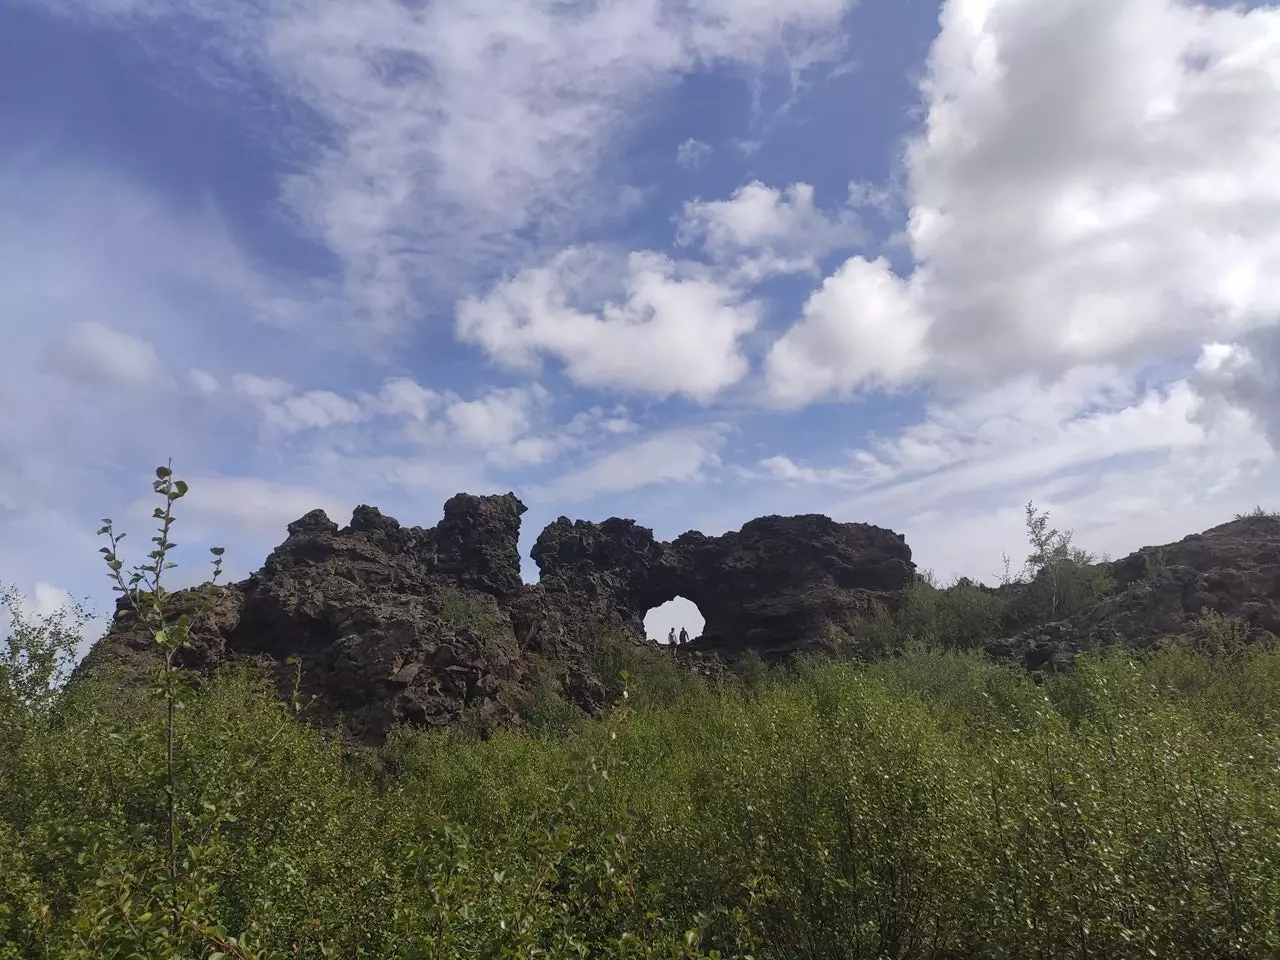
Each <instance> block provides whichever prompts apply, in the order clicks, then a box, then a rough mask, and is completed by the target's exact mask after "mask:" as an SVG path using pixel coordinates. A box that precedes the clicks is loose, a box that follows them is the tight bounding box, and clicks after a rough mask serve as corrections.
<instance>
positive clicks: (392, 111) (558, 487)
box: [0, 0, 1280, 636]
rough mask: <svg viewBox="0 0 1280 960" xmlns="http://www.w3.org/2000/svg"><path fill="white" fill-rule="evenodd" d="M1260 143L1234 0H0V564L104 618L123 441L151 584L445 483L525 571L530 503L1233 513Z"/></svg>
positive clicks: (1266, 244) (1010, 545)
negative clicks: (512, 549)
mask: <svg viewBox="0 0 1280 960" xmlns="http://www.w3.org/2000/svg"><path fill="white" fill-rule="evenodd" d="M1277 171H1280V6H1277V5H1274V4H1267V3H1253V4H1227V3H1213V4H1205V3H1191V2H1187V0H1054V2H1053V3H1047V2H1044V0H942V2H939V0H861V2H857V0H787V2H782V0H369V2H363V3H358V4H352V3H340V2H335V0H225V2H222V3H195V2H192V0H30V2H27V0H0V366H2V368H3V369H2V370H0V582H2V583H7V584H12V585H15V586H17V587H19V588H20V589H22V590H23V591H25V592H26V593H27V594H28V595H29V596H30V597H33V598H35V599H34V600H33V602H34V603H35V604H36V606H38V607H41V608H51V607H55V606H56V605H57V604H58V602H59V598H65V597H66V596H67V595H71V596H74V597H83V598H87V599H88V600H89V601H90V603H91V604H93V605H94V606H96V607H97V608H98V609H99V610H102V609H106V608H107V607H108V605H109V603H110V601H111V593H110V589H109V584H108V582H107V580H106V577H105V576H104V570H103V568H102V567H101V559H100V558H99V556H98V554H97V552H96V550H97V547H98V546H99V545H100V544H99V542H98V540H97V538H96V537H95V531H96V530H97V528H98V527H99V525H100V523H99V519H100V518H102V517H111V518H113V519H114V520H115V522H116V524H117V526H119V527H121V528H123V529H128V530H129V531H131V534H132V538H131V539H130V540H129V541H126V546H128V545H130V544H133V543H135V542H139V544H140V545H141V546H145V544H146V539H145V538H146V537H147V536H149V535H150V534H149V519H148V518H149V516H150V512H151V503H150V501H149V499H148V497H149V494H150V487H149V479H150V477H151V471H152V469H153V468H154V466H155V465H157V464H158V463H163V462H166V461H167V460H169V459H170V458H172V460H173V462H174V466H175V470H176V472H177V474H178V475H179V476H181V477H183V478H185V479H186V480H187V481H188V482H189V483H190V485H191V490H190V494H189V495H188V497H187V498H186V499H185V500H184V501H183V502H182V504H181V510H180V513H179V520H178V523H177V525H176V527H175V536H174V539H175V540H176V541H177V542H178V543H179V548H178V550H177V554H176V558H177V559H178V560H179V562H180V563H181V564H182V565H181V567H180V568H179V569H178V570H177V571H175V576H176V577H177V579H176V580H174V581H173V583H174V584H175V585H181V584H182V583H187V582H195V581H197V580H199V579H201V578H202V577H203V575H204V567H203V564H204V562H205V559H206V558H207V553H206V550H205V548H206V547H208V546H212V545H219V546H224V547H225V548H226V550H227V555H226V556H227V571H228V574H229V575H230V577H231V578H232V579H237V578H240V577H243V576H246V575H247V574H248V573H250V572H252V571H253V570H255V569H257V568H258V567H259V566H260V565H261V562H262V560H263V559H264V558H265V556H266V554H267V552H268V551H269V550H270V549H271V547H272V546H274V545H275V544H276V543H278V542H280V541H281V540H282V539H283V538H284V536H285V527H286V525H287V523H288V522H289V521H290V520H293V519H295V518H297V517H299V516H301V515H302V514H304V513H306V512H307V511H308V510H310V509H312V508H314V507H323V508H324V509H326V510H327V511H329V513H330V515H331V516H332V517H333V518H334V519H335V520H338V521H339V522H340V523H343V522H346V520H347V519H348V518H349V516H350V511H351V509H352V508H353V507H354V506H355V505H357V504H360V503H370V504H373V505H376V506H378V507H380V508H381V509H382V510H383V511H384V512H385V513H388V514H390V515H392V516H395V517H397V518H398V519H400V520H401V522H403V523H406V524H418V525H423V526H430V525H433V524H435V523H436V522H437V521H438V520H439V519H440V516H441V513H442V510H441V508H442V504H443V502H444V501H445V500H446V499H447V498H448V497H450V496H451V495H453V494H454V493H457V492H459V491H468V492H471V493H498V492H506V491H508V490H511V491H514V492H515V493H516V494H517V495H518V496H519V497H520V498H521V499H522V500H523V501H524V502H525V503H526V504H527V505H528V507H529V512H528V513H527V514H526V515H525V517H524V527H523V533H522V538H521V549H522V553H523V554H524V557H525V559H524V573H525V577H526V579H527V580H529V581H533V580H536V578H537V570H536V567H535V566H534V564H533V563H532V561H531V560H530V559H529V558H528V551H529V548H530V547H531V546H532V544H533V541H534V539H535V538H536V537H537V534H538V532H539V531H540V530H541V529H542V527H543V526H544V525H545V524H547V523H548V522H550V521H552V520H554V519H555V518H556V517H558V516H561V515H565V516H569V517H571V518H582V519H589V520H602V519H605V518H606V517H609V516H623V517H632V518H635V519H636V520H638V521H639V522H641V523H643V524H645V525H646V526H650V527H652V528H653V529H654V531H655V533H656V534H657V536H659V537H660V538H663V539H669V538H673V537H675V536H677V535H678V534H680V533H681V532H683V531H685V530H690V529H696V530H701V531H702V532H704V533H708V534H719V533H723V532H725V531H728V530H735V529H738V528H739V527H740V526H741V525H742V524H743V523H744V522H745V521H747V520H749V519H751V518H752V517H756V516H760V515H764V514H796V513H812V512H817V513H825V514H828V515H830V516H832V517H834V518H836V519H837V520H841V521H860V522H867V523H873V524H878V525H881V526H885V527H889V528H892V529H894V530H896V531H899V532H901V533H903V534H904V535H905V536H906V538H907V542H908V543H909V544H910V545H911V547H912V550H913V552H914V556H915V559H916V562H917V563H918V564H919V565H920V566H921V567H922V568H927V569H930V570H932V571H934V572H935V573H936V574H937V575H938V576H939V577H940V578H941V579H943V580H947V579H950V578H952V577H955V576H961V575H967V576H970V577H974V578H977V579H982V580H986V581H988V582H992V581H994V580H995V579H996V578H997V577H998V575H999V573H1000V571H1001V568H1002V564H1001V557H1002V555H1003V554H1009V555H1010V556H1012V557H1014V558H1015V565H1016V559H1017V558H1020V557H1022V556H1025V553H1026V549H1025V545H1024V538H1023V531H1022V517H1023V505H1024V504H1025V503H1026V502H1027V501H1029V500H1031V501H1034V502H1035V503H1036V504H1037V505H1038V506H1039V507H1042V508H1044V509H1048V510H1049V511H1050V513H1051V516H1052V519H1053V522H1054V524H1055V525H1058V526H1060V527H1063V528H1070V529H1072V530H1074V531H1075V536H1076V542H1077V543H1078V544H1080V545H1081V546H1084V547H1086V548H1088V549H1091V550H1094V551H1096V552H1099V553H1109V554H1111V555H1113V556H1119V555H1123V554H1125V553H1128V552H1130V551H1132V550H1134V549H1137V548H1139V547H1141V546H1144V545H1147V544H1155V543H1163V542H1168V541H1171V540H1175V539H1178V538H1180V537H1182V536H1184V535H1186V534H1189V533H1192V532H1195V531H1199V530H1202V529H1205V528H1207V527H1209V526H1213V525H1215V524H1218V523H1221V522H1224V521H1226V520H1229V519H1230V518H1231V516H1232V514H1233V513H1235V512H1238V511H1243V510H1247V509H1249V508H1251V507H1253V506H1254V505H1255V504H1262V505H1264V506H1271V507H1277V506H1280V466H1278V464H1277V458H1276V450H1277V449H1280V175H1278V174H1277ZM144 552H145V551H144ZM134 556H135V557H136V554H135V555H134ZM184 578H185V579H184ZM681 625H687V626H689V628H690V632H691V633H694V634H695V635H696V633H697V632H698V630H700V629H701V618H700V617H699V616H698V614H697V611H696V609H692V605H691V604H687V603H685V604H683V605H681V604H677V605H676V607H675V608H674V609H671V610H665V609H664V610H663V611H661V612H660V613H658V614H655V615H652V616H651V617H650V618H649V622H648V626H649V630H650V633H651V635H654V636H665V634H666V631H667V629H668V628H669V627H671V626H675V627H677V628H678V627H679V626H681Z"/></svg>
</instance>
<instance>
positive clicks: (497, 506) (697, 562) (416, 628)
mask: <svg viewBox="0 0 1280 960" xmlns="http://www.w3.org/2000/svg"><path fill="white" fill-rule="evenodd" d="M524 512H525V506H524V504H523V503H521V502H520V500H519V499H518V498H516V496H515V495H514V494H510V493H508V494H504V495H502V496H486V497H475V496H470V495H468V494H458V495H457V496H455V497H453V498H451V499H450V500H449V501H448V502H447V503H446V504H445V507H444V517H443V519H442V520H441V521H440V523H439V524H437V525H436V526H435V527H431V528H423V527H409V526H402V525H401V524H400V523H399V522H398V521H396V520H395V519H393V518H391V517H387V516H384V515H383V514H382V513H381V512H379V511H378V510H377V509H376V508H374V507H370V506H361V507H357V508H356V510H355V512H354V513H353V514H352V517H351V522H350V524H348V525H347V526H346V527H342V528H339V526H338V524H336V523H334V522H333V521H332V520H330V519H329V517H328V516H326V515H325V514H324V512H323V511H320V510H315V511H312V512H310V513H308V514H306V515H305V516H303V517H301V518H300V519H298V520H296V521H294V522H293V523H291V524H289V536H288V538H287V539H286V540H285V541H284V542H283V543H282V544H281V545H280V546H278V547H277V548H276V549H275V550H273V551H272V553H271V555H270V556H269V557H268V558H267V561H266V563H265V564H264V565H263V567H262V569H261V570H259V571H258V572H257V573H255V574H253V575H252V576H251V577H249V578H248V579H247V580H244V581H242V582H241V583H238V584H232V585H230V586H228V587H224V588H222V591H221V597H220V601H219V603H218V605H217V607H216V609H215V610H214V611H213V613H212V615H210V616H209V617H206V618H202V619H200V620H199V621H198V622H196V623H194V624H193V638H194V641H195V643H194V646H193V647H192V648H191V649H190V650H186V651H184V652H183V659H182V665H183V666H185V667H188V668H190V669H192V670H197V671H208V670H212V669H214V668H216V667H218V666H219V665H221V664H224V663H228V662H244V661H248V662H252V663H255V664H258V665H259V666H261V667H263V668H264V669H266V670H267V671H268V672H269V673H270V674H271V675H272V676H274V679H275V682H276V684H277V686H278V687H279V689H280V691H281V692H282V694H287V693H288V691H289V689H290V687H291V684H292V682H293V679H294V668H293V667H292V666H291V665H290V661H291V659H292V658H297V659H299V660H300V661H301V663H302V670H303V676H302V693H303V694H304V696H306V697H308V698H310V697H312V696H314V698H315V700H316V704H315V709H314V710H312V711H310V712H309V716H312V717H314V718H316V719H318V720H320V721H321V722H326V723H333V724H336V723H341V724H343V725H344V726H345V727H346V728H347V729H348V730H349V731H350V732H351V733H353V734H354V735H355V736H356V737H358V738H360V739H362V740H366V741H370V742H377V741H378V740H380V739H381V738H382V737H384V736H385V734H386V732H387V730H388V729H389V728H390V727H391V726H392V725H394V724H396V723H400V722H408V723H414V724H420V725H444V724H448V723H451V722H453V721H455V720H457V719H458V717H459V716H460V715H461V714H462V712H463V711H464V710H467V709H471V708H473V707H475V708H477V709H479V710H480V712H481V713H482V715H486V716H489V717H490V718H491V719H492V720H493V721H494V722H503V721H504V720H511V719H513V718H514V716H515V710H516V709H517V707H518V698H519V697H518V695H519V691H521V690H526V689H529V688H530V687H531V685H532V684H533V683H534V682H535V680H536V675H537V671H538V670H540V669H542V666H543V665H546V664H548V663H549V664H552V665H555V669H556V670H557V671H559V674H558V675H559V676H560V678H561V680H562V681H563V684H564V690H565V693H566V695H567V696H568V697H569V698H570V699H571V700H573V701H574V702H576V703H578V704H579V705H581V706H582V707H584V708H585V709H588V710H590V709H594V708H595V707H598V706H601V705H602V704H603V702H604V700H605V697H606V694H605V688H604V685H603V684H602V683H601V682H600V678H599V677H598V676H596V675H595V671H594V668H593V658H592V654H593V650H594V649H595V648H597V647H598V645H599V644H600V643H601V642H602V640H603V639H604V638H606V637H608V636H609V635H612V636H613V637H615V638H616V639H620V640H623V641H627V640H629V641H631V642H634V643H637V644H644V643H647V639H646V637H645V633H644V615H645V613H646V612H647V611H648V610H649V609H651V608H652V607H655V606H657V605H659V604H661V603H664V602H665V601H667V600H670V599H672V598H673V597H676V596H683V597H686V598H688V599H689V600H691V601H692V602H694V603H695V604H697V606H698V607H699V609H700V610H701V612H702V614H703V616H704V617H705V619H706V625H705V627H704V629H703V631H702V635H701V636H700V637H699V638H698V639H697V640H696V642H695V643H694V644H693V645H692V646H693V647H694V649H695V650H702V651H713V652H717V653H725V654H728V655H730V656H733V655H734V654H736V653H737V652H740V651H741V650H743V649H745V648H748V647H753V648H756V649H758V650H760V652H761V653H762V654H764V655H766V656H775V657H776V656H783V655H785V654H787V653H790V652H792V651H795V650H797V649H801V648H804V647H806V646H808V645H813V644H821V643H823V642H824V641H827V640H830V639H834V638H836V637H838V636H849V637H852V636H855V628H856V624H857V620H858V617H859V616H860V614H862V613H863V612H865V611H866V610H867V609H868V607H869V605H870V604H871V603H873V602H880V603H883V604H885V605H886V606H889V607H890V608H893V607H896V605H897V603H898V601H899V598H900V597H901V595H902V591H903V589H904V588H905V587H906V585H907V584H908V583H909V582H910V581H911V578H912V577H913V575H914V565H913V564H912V562H911V551H910V550H909V549H908V547H907V545H906V543H905V542H904V541H903V538H902V537H901V536H900V535H898V534H896V533H893V532H892V531H890V530H884V529H882V528H880V527H873V526H868V525H866V524H852V523H836V522H835V521H833V520H830V519H829V518H827V517H823V516H818V515H816V514H810V515H805V516H799V517H776V516H773V517H762V518H760V519H758V520H752V521H751V522H750V523H748V524H747V525H746V526H744V527H743V528H742V529H741V530H740V531H737V532H734V533H727V534H724V535H723V536H719V537H708V536H705V535H703V534H701V533H698V532H696V531H695V532H690V533H686V534H684V535H682V536H680V537H678V538H676V540H674V541H672V542H670V543H664V542H661V541H658V540H656V539H655V538H654V536H653V531H652V530H650V529H649V528H647V527H642V526H640V525H639V524H637V523H636V522H635V521H634V520H623V519H618V518H611V519H609V520H605V521H603V522H600V523H591V522H587V521H582V520H579V521H570V520H569V519H567V518H565V517H561V518H560V519H558V520H556V521H555V522H554V523H552V524H549V525H548V526H547V527H546V529H544V530H543V531H542V533H541V534H540V535H539V537H538V540H537V542H536V543H535V544H534V547H533V551H532V556H533V559H534V560H535V562H536V563H537V564H538V567H539V569H540V570H541V571H542V577H541V580H540V581H539V582H538V583H537V584H534V585H532V586H526V585H525V584H524V583H523V582H522V581H521V578H520V556H519V550H518V540H519V535H520V517H521V515H522V514H523V513H524ZM173 607H174V609H173V610H172V612H173V613H175V614H177V613H182V612H194V602H193V598H192V597H191V596H190V595H188V594H178V595H176V597H175V598H174V604H173ZM155 657H156V645H155V643H154V642H152V640H151V638H150V637H149V636H148V634H147V633H146V632H145V631H142V630H139V629H138V628H137V625H136V623H135V622H134V620H133V617H132V611H130V610H128V609H127V608H124V607H122V608H120V609H119V610H118V611H117V616H116V620H115V622H114V624H113V626H112V630H111V632H110V633H109V634H108V636H107V637H106V638H104V640H103V641H102V642H100V643H99V644H97V645H96V646H95V648H94V650H93V651H92V652H91V653H90V655H89V657H88V658H87V659H86V661H85V662H84V663H83V664H81V667H80V668H79V673H80V674H81V675H83V674H85V673H89V672H93V671H96V670H99V669H102V668H106V667H114V668H122V669H123V671H124V673H125V674H126V677H125V678H124V679H125V680H126V682H127V677H128V676H129V675H132V676H137V675H140V674H141V673H142V672H143V671H145V670H146V669H147V668H149V667H150V665H151V664H152V663H154V660H155ZM513 691H514V694H513Z"/></svg>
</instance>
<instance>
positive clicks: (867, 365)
mask: <svg viewBox="0 0 1280 960" xmlns="http://www.w3.org/2000/svg"><path fill="white" fill-rule="evenodd" d="M928 332H929V320H928V318H927V317H926V316H925V314H924V313H923V312H922V311H921V310H920V309H919V308H918V303H917V300H916V297H915V294H914V291H913V290H912V288H911V287H910V285H909V284H906V283H904V282H903V281H902V280H900V279H899V278H898V277H896V276H895V275H894V274H893V273H892V272H891V271H890V269H889V267H888V264H887V263H886V261H885V260H884V259H883V258H879V259H876V260H873V261H868V260H867V259H866V258H865V257H854V258H852V259H851V260H848V261H846V262H845V263H844V265H843V266H842V267H841V268H840V269H839V270H838V271H836V273H835V274H833V275H832V276H830V277H828V278H827V279H826V280H824V281H823V283H822V287H821V289H819V290H818V291H817V292H815V293H814V294H813V295H812V296H810V297H809V299H808V301H807V302H806V303H805V305H804V315H803V319H802V320H801V321H800V323H798V324H797V325H796V326H795V327H793V328H792V329H791V330H789V331H788V332H787V333H786V334H785V335H784V336H783V337H782V338H781V339H779V340H778V341H777V342H776V343H775V344H774V345H773V347H772V348H771V349H770V351H769V356H768V359H767V362H766V364H767V365H766V372H767V377H768V384H769V393H770V396H771V398H772V399H773V400H774V401H775V402H776V403H778V404H781V405H783V406H803V405H804V404H805V403H807V402H809V401H810V400H812V399H814V398H815V397H819V396H823V395H831V394H834V395H836V396H840V397H848V396H849V395H851V394H852V393H853V392H854V391H856V390H858V389H862V388H868V387H895V386H899V385H901V384H904V383H907V382H910V381H911V380H913V379H915V378H916V377H917V376H919V375H920V374H921V373H922V372H923V371H924V369H925V364H926V358H927V347H926V344H925V340H926V337H927V335H928Z"/></svg>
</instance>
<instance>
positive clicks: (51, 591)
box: [31, 581, 72, 618]
mask: <svg viewBox="0 0 1280 960" xmlns="http://www.w3.org/2000/svg"><path fill="white" fill-rule="evenodd" d="M71 602H72V601H71V594H70V593H68V592H67V591H66V590H63V589H62V588H61V587H55V586H54V585H53V584H51V583H44V582H43V581H41V582H38V583H37V584H36V588H35V591H34V592H33V595H32V597H31V612H32V614H34V615H35V616H37V617H41V618H44V617H51V616H53V615H54V614H55V613H57V612H58V611H59V610H63V609H65V608H66V607H68V606H70V605H71Z"/></svg>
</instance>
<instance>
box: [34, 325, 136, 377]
mask: <svg viewBox="0 0 1280 960" xmlns="http://www.w3.org/2000/svg"><path fill="white" fill-rule="evenodd" d="M45 357H46V360H47V362H48V364H49V368H50V369H51V370H52V371H53V372H55V373H57V374H58V375H59V376H61V377H63V378H65V379H66V380H69V381H70V382H72V383H76V384H80V385H85V386H98V387H123V388H126V389H136V388H139V387H146V386H149V385H151V384H153V383H156V382H157V381H158V380H159V379H160V377H161V374H162V370H161V367H160V360H159V358H158V357H157V356H156V351H155V348H154V347H152V346H151V344H149V343H147V342H146V341H145V340H141V339H139V338H138V337H134V336H130V335H129V334H127V333H121V332H120V331H118V330H113V329H112V328H111V327H108V326H107V325H106V324H102V323H96V322H88V323H75V324H72V325H70V326H69V327H67V328H66V329H64V330H63V331H62V332H61V333H59V334H58V336H57V337H56V338H55V339H54V340H53V342H52V343H51V344H50V345H49V348H48V350H47V351H46V354H45Z"/></svg>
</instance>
